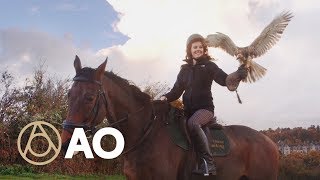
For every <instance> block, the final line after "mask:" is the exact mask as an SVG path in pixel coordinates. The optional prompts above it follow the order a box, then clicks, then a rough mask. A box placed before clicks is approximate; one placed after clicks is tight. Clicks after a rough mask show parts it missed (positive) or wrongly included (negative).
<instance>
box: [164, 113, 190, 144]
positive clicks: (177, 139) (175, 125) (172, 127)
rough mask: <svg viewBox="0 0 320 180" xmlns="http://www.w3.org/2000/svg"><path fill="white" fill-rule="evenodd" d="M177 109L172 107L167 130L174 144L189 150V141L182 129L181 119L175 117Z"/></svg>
mask: <svg viewBox="0 0 320 180" xmlns="http://www.w3.org/2000/svg"><path fill="white" fill-rule="evenodd" d="M174 113H175V109H173V108H172V109H171V110H170V113H169V118H168V120H169V121H168V124H167V130H168V133H169V135H170V137H171V140H172V141H173V143H174V144H176V145H177V146H179V147H180V148H182V149H184V150H189V143H188V140H187V138H186V137H185V134H184V133H183V131H182V129H181V128H180V124H179V120H178V119H175V116H174ZM180 120H181V119H180Z"/></svg>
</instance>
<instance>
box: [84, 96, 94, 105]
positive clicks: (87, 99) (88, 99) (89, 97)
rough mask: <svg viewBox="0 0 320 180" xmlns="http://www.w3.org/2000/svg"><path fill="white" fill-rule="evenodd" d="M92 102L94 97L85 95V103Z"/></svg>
mask: <svg viewBox="0 0 320 180" xmlns="http://www.w3.org/2000/svg"><path fill="white" fill-rule="evenodd" d="M93 100H94V96H93V95H86V96H85V101H86V102H89V103H90V102H92V101H93Z"/></svg>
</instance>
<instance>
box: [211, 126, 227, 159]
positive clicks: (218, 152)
mask: <svg viewBox="0 0 320 180" xmlns="http://www.w3.org/2000/svg"><path fill="white" fill-rule="evenodd" d="M210 133H211V138H209V139H210V142H209V143H210V149H211V152H212V155H213V156H226V155H228V154H229V151H230V143H229V140H228V137H227V136H226V135H225V134H224V132H223V130H221V129H212V128H211V129H210Z"/></svg>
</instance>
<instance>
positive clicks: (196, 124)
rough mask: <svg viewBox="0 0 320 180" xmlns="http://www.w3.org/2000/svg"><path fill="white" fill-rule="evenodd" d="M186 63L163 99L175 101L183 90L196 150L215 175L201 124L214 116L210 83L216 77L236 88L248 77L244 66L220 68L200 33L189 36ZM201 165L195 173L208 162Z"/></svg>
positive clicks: (204, 123)
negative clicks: (232, 71)
mask: <svg viewBox="0 0 320 180" xmlns="http://www.w3.org/2000/svg"><path fill="white" fill-rule="evenodd" d="M186 52H187V55H186V59H185V60H184V61H186V64H184V65H182V66H181V69H180V72H179V74H178V77H177V80H176V82H175V84H174V86H173V88H172V89H171V91H170V92H169V93H167V94H166V95H164V96H163V97H161V100H167V101H168V102H172V101H174V100H176V99H178V98H179V97H180V96H181V95H182V93H183V92H184V94H183V104H184V110H185V114H186V117H187V118H188V121H187V123H188V128H189V131H190V133H191V137H192V140H193V142H194V143H195V147H196V150H197V151H198V154H199V155H200V158H201V159H205V161H206V163H207V165H208V170H209V174H212V175H216V167H215V163H214V160H213V157H212V155H211V152H210V148H209V143H208V140H207V137H206V135H205V133H204V131H203V130H202V128H201V127H202V126H204V125H206V124H208V123H209V122H210V121H212V120H213V119H214V105H213V102H212V93H211V85H212V81H213V80H214V81H215V82H216V83H218V84H219V85H221V86H227V87H228V89H229V90H231V91H234V90H236V88H237V87H238V85H239V83H240V81H241V80H242V79H245V78H246V77H247V74H248V73H247V70H246V68H245V67H244V66H240V67H239V69H238V70H237V71H236V72H234V73H232V74H230V75H227V74H226V73H225V72H224V71H223V70H221V69H220V68H219V67H218V66H217V65H216V64H215V63H214V62H212V61H211V60H212V58H211V57H210V56H209V55H208V47H207V45H206V43H205V39H204V38H203V37H202V36H201V35H199V34H192V35H191V36H190V37H189V38H188V40H187V47H186ZM201 162H202V163H201V165H200V168H199V169H198V170H194V173H197V174H204V173H205V166H204V162H203V161H201Z"/></svg>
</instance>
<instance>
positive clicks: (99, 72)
mask: <svg viewBox="0 0 320 180" xmlns="http://www.w3.org/2000/svg"><path fill="white" fill-rule="evenodd" d="M107 62H108V57H107V58H106V60H105V61H104V62H103V63H102V64H100V66H99V67H98V68H97V72H96V77H97V78H98V80H99V81H100V80H101V79H102V77H103V75H104V71H105V69H106V65H107Z"/></svg>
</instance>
